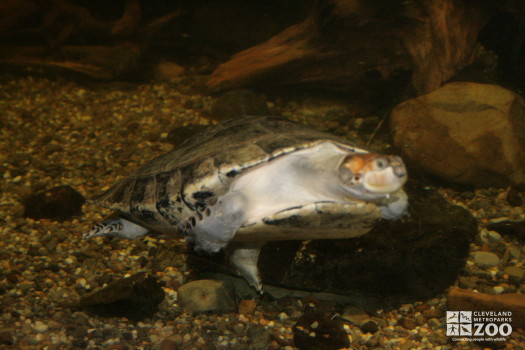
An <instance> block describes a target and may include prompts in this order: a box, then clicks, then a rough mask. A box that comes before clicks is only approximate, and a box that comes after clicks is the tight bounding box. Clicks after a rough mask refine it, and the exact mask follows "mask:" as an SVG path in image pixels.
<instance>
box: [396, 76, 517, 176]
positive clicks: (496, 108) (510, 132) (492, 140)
mask: <svg viewBox="0 0 525 350" xmlns="http://www.w3.org/2000/svg"><path fill="white" fill-rule="evenodd" d="M524 114H525V101H524V100H523V98H522V97H521V96H519V95H518V94H516V93H514V92H512V91H510V90H506V89H504V88H502V87H499V86H496V85H488V84H476V83H466V82H455V83H449V84H446V85H445V86H443V87H441V88H440V89H437V90H435V91H433V92H432V93H430V94H427V95H423V96H420V97H417V98H415V99H412V100H409V101H405V102H403V103H401V104H400V105H398V106H397V107H395V108H394V110H393V111H392V115H391V128H392V132H393V137H394V143H395V145H396V146H397V147H398V148H399V149H401V150H402V151H403V153H404V155H405V157H406V158H408V159H409V160H411V161H413V162H414V163H416V164H418V165H419V166H421V167H422V168H424V169H425V170H426V171H428V172H430V173H432V174H435V175H437V176H440V177H442V178H444V179H446V180H449V181H455V182H459V183H464V184H470V185H475V186H508V185H510V184H524V183H525V152H524V151H525V138H523V137H521V135H523V134H525V119H524V118H523V115H524Z"/></svg>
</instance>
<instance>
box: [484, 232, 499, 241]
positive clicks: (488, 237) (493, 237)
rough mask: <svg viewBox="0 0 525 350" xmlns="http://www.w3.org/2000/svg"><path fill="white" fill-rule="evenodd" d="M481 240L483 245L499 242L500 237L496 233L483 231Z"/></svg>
mask: <svg viewBox="0 0 525 350" xmlns="http://www.w3.org/2000/svg"><path fill="white" fill-rule="evenodd" d="M481 240H482V241H483V242H485V243H492V242H499V241H501V235H500V234H499V233H498V232H496V231H490V230H483V231H482V233H481Z"/></svg>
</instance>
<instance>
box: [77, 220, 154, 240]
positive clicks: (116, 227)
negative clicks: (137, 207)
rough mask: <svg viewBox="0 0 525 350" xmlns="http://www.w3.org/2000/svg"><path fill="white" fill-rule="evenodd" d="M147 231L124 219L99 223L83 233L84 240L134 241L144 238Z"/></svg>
mask: <svg viewBox="0 0 525 350" xmlns="http://www.w3.org/2000/svg"><path fill="white" fill-rule="evenodd" d="M148 231H149V230H148V229H147V228H145V227H142V226H140V225H137V224H135V223H133V222H131V221H128V220H126V219H122V218H117V219H111V220H106V221H103V222H101V223H100V224H96V225H94V226H93V227H92V228H91V230H89V231H88V232H86V233H84V235H83V237H84V238H85V239H90V238H93V237H99V236H109V237H119V238H127V239H135V238H140V237H142V236H144V235H145V234H146V233H148Z"/></svg>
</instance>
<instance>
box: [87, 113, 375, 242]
mask: <svg viewBox="0 0 525 350" xmlns="http://www.w3.org/2000/svg"><path fill="white" fill-rule="evenodd" d="M326 141H331V142H333V143H336V144H338V145H339V146H340V147H343V148H346V149H348V150H350V151H352V152H356V153H366V152H367V151H366V150H364V149H361V148H357V147H355V146H353V145H351V144H350V143H349V142H348V141H347V140H345V139H343V138H340V137H337V136H334V135H331V134H328V133H324V132H320V131H316V130H312V129H310V128H307V127H304V126H302V125H299V124H296V123H293V122H291V121H287V120H283V119H279V118H275V117H247V118H242V119H236V120H231V121H228V122H225V123H222V124H218V125H215V126H211V127H209V128H207V129H206V130H205V131H204V132H202V133H200V134H197V135H194V136H192V137H191V138H190V139H188V140H186V141H185V142H184V143H183V144H182V145H180V146H179V147H177V148H176V149H174V150H172V151H170V152H168V153H165V154H163V155H160V156H159V157H157V158H154V159H152V160H151V161H149V162H148V163H146V164H145V165H144V166H142V167H141V168H139V169H138V170H137V171H136V172H134V173H133V174H132V175H130V176H129V177H127V178H126V179H124V180H122V181H121V182H119V183H118V184H116V185H115V186H114V187H112V188H111V189H109V190H108V191H107V192H105V193H103V194H101V195H100V196H98V197H96V198H94V200H93V201H94V202H95V203H96V204H98V205H101V206H103V207H106V208H109V209H113V210H116V211H118V212H119V214H120V215H121V216H122V217H124V218H126V219H128V220H130V221H133V222H135V223H138V224H140V225H143V226H145V227H148V228H150V229H152V230H155V231H159V232H163V233H175V232H181V231H182V232H185V231H189V230H191V221H192V220H195V216H199V215H201V214H200V213H201V212H203V211H204V210H206V208H208V207H209V206H210V205H213V204H214V203H215V202H216V200H217V198H218V197H219V196H221V195H223V194H224V193H226V192H227V191H228V189H229V187H230V184H231V182H232V181H233V180H234V179H235V178H236V177H237V176H240V175H241V174H243V173H244V172H245V171H247V170H249V169H251V168H253V167H255V166H258V165H260V164H263V163H265V162H269V161H271V160H272V159H275V158H277V157H280V156H283V155H285V154H288V153H290V152H293V151H296V150H299V149H304V148H309V147H313V146H315V145H317V144H319V143H322V142H326ZM308 213H316V215H314V216H309V215H308ZM343 214H345V215H343ZM348 214H354V215H348ZM343 216H344V217H345V219H342V218H343ZM379 216H380V214H379V210H378V209H377V207H376V206H375V205H374V204H370V203H365V202H358V203H350V204H348V205H347V206H346V207H344V206H339V207H337V208H335V207H333V206H327V205H324V206H323V205H322V204H319V203H316V204H312V205H311V206H305V207H301V208H290V209H289V210H287V211H283V212H280V213H276V214H275V215H274V216H273V217H269V218H265V220H263V222H262V224H263V225H265V226H268V227H267V228H275V229H274V230H272V229H269V230H268V229H266V230H259V229H258V228H257V227H246V228H241V230H239V232H238V233H239V234H238V236H239V239H250V237H251V235H253V234H261V235H267V236H265V237H264V238H262V239H263V240H272V239H285V238H286V235H283V234H282V232H283V228H287V229H289V230H291V231H293V230H294V229H297V230H302V231H304V228H305V227H312V226H314V227H318V226H323V223H324V224H327V223H328V222H335V224H334V223H331V224H329V225H336V226H345V227H349V226H355V225H354V224H355V223H356V222H360V223H361V224H362V226H363V227H366V230H368V229H369V228H370V226H371V222H372V221H374V220H375V219H377V218H378V217H379ZM263 231H264V232H265V233H262V232H263ZM285 231H286V230H285ZM358 231H360V230H358ZM361 231H365V228H363V230H361ZM272 232H275V233H274V234H272ZM312 232H315V231H312ZM356 233H357V232H356ZM363 233H364V232H363ZM303 234H304V233H303ZM359 234H361V233H359ZM341 235H346V236H349V235H348V233H339V234H336V237H333V238H340V237H339V236H341ZM350 236H352V235H350ZM246 237H248V238H246ZM327 238H330V237H327ZM288 239H290V238H288ZM303 239H308V237H305V238H303Z"/></svg>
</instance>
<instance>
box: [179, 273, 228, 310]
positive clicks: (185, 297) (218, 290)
mask: <svg viewBox="0 0 525 350" xmlns="http://www.w3.org/2000/svg"><path fill="white" fill-rule="evenodd" d="M177 293H178V296H179V303H180V305H181V307H182V308H183V309H184V310H185V311H187V312H191V313H202V312H215V313H226V312H233V311H235V310H236V308H237V304H236V303H235V291H234V288H233V285H232V284H231V283H229V282H226V281H219V280H198V281H192V282H189V283H186V284H184V285H182V286H181V287H180V288H179V289H178V290H177Z"/></svg>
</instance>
